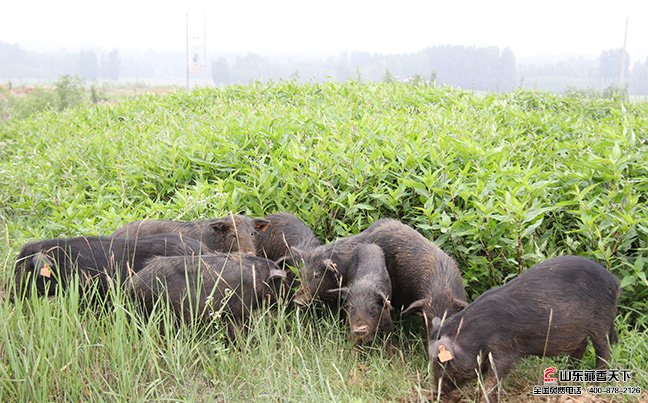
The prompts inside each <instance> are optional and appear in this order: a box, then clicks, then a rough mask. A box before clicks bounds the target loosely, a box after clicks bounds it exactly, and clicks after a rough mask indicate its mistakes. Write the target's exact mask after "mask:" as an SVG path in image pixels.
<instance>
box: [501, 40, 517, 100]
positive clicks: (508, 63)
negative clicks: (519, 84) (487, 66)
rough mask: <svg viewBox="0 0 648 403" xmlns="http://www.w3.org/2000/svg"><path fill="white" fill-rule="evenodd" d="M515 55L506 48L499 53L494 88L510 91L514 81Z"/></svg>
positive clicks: (513, 86)
mask: <svg viewBox="0 0 648 403" xmlns="http://www.w3.org/2000/svg"><path fill="white" fill-rule="evenodd" d="M516 73H517V72H516V68H515V56H514V55H513V51H512V50H511V49H509V48H506V49H504V50H503V51H502V53H501V55H500V67H499V69H498V71H497V73H496V74H497V84H496V87H497V88H496V89H497V90H499V91H512V90H513V89H515V81H516Z"/></svg>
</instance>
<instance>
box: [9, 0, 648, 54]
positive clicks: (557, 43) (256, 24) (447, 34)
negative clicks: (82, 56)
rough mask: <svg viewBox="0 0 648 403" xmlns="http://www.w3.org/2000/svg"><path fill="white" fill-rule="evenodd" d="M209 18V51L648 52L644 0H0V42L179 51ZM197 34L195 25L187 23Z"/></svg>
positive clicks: (647, 4)
mask: <svg viewBox="0 0 648 403" xmlns="http://www.w3.org/2000/svg"><path fill="white" fill-rule="evenodd" d="M187 12H189V13H190V16H191V20H192V21H193V20H194V19H195V20H196V21H198V23H197V24H192V27H193V28H194V29H197V31H202V19H203V15H204V17H205V20H206V32H207V35H206V43H207V49H208V52H210V53H211V52H236V53H247V52H258V53H307V54H309V55H316V54H319V53H326V54H330V53H338V52H343V51H352V50H361V51H369V52H381V53H400V52H416V51H419V50H421V49H423V48H425V47H428V46H434V45H443V44H458V45H477V46H498V47H500V48H504V47H510V48H511V49H512V50H513V52H514V53H515V55H516V57H517V58H518V59H521V58H529V57H535V56H542V55H562V54H580V55H588V56H591V55H594V56H596V55H598V54H600V53H601V51H602V50H605V49H610V48H615V47H621V46H623V34H624V27H625V21H626V17H630V23H629V30H628V45H627V49H628V51H629V52H630V55H631V57H632V60H633V61H635V62H636V61H644V60H645V59H646V57H647V56H648V0H609V1H599V0H591V1H584V0H573V1H572V0H560V1H557V0H541V1H536V0H532V1H524V0H518V1H506V0H493V1H489V0H481V1H473V0H470V1H469V0H459V1H451V0H442V1H437V0H435V1H430V0H428V1H421V0H411V1H410V0H400V1H380V0H374V1H365V0H362V1H354V0H326V1H315V0H311V1H308V0H303V1H297V0H279V1H271V0H270V1H268V0H265V1H264V0H242V1H241V0H229V1H195V0H194V1H169V0H128V1H126V0H110V1H104V2H97V1H91V0H84V1H79V0H58V1H34V0H2V5H1V6H0V41H2V42H9V43H19V44H21V45H22V46H23V47H24V48H26V49H30V50H45V49H53V50H59V49H68V50H77V49H90V48H98V49H103V50H109V49H112V48H133V49H156V50H178V51H184V49H185V44H186V38H185V32H186V27H185V20H186V17H185V16H186V13H187ZM192 30H193V29H192Z"/></svg>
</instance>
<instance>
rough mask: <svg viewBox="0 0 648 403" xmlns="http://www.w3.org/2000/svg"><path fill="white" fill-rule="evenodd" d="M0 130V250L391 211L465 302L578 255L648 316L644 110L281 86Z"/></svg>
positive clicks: (386, 87)
mask: <svg viewBox="0 0 648 403" xmlns="http://www.w3.org/2000/svg"><path fill="white" fill-rule="evenodd" d="M0 135H1V140H0V189H1V190H0V219H2V220H3V221H4V222H5V223H6V225H7V231H6V233H7V236H8V237H9V243H8V245H9V246H10V247H9V249H11V250H8V251H4V252H3V255H8V254H9V253H11V254H14V253H15V252H16V250H17V249H18V248H19V246H20V244H21V243H22V242H24V241H26V240H28V239H34V238H44V237H58V236H73V235H77V234H102V233H110V232H112V231H113V230H114V229H115V228H116V227H118V226H120V225H122V224H124V223H126V222H128V221H131V220H135V219H141V218H145V217H148V218H166V219H184V220H190V219H199V218H205V217H213V216H222V215H225V214H227V213H228V212H230V211H234V212H243V213H246V214H250V215H256V216H263V215H265V214H268V213H271V212H275V211H289V212H293V213H294V214H296V215H297V216H299V217H300V218H302V219H303V220H305V221H306V222H307V223H309V224H310V225H312V226H313V228H314V229H315V231H316V233H317V234H318V235H319V236H320V237H321V238H322V239H326V240H331V239H334V238H335V237H341V236H347V235H350V234H353V233H357V232H359V231H361V230H363V229H364V228H366V227H367V226H368V225H369V224H370V223H371V222H373V221H374V220H376V219H378V218H380V217H391V218H397V219H400V220H402V221H404V222H406V223H407V224H410V225H412V226H413V227H415V228H416V229H418V230H419V231H420V232H421V233H423V234H424V235H425V236H426V237H428V238H429V239H431V240H433V241H434V242H436V243H437V244H438V245H439V246H440V247H441V248H443V249H444V250H446V251H447V252H448V253H449V254H450V255H452V256H453V257H454V258H455V259H456V260H457V262H458V263H459V266H460V268H461V270H462V273H463V276H464V279H465V282H466V286H467V290H468V292H469V294H470V297H471V298H475V297H476V296H477V295H478V294H480V293H481V292H483V291H484V290H486V289H488V288H490V287H492V286H495V285H499V284H501V283H503V282H504V281H506V280H507V279H508V278H510V277H512V276H514V275H517V274H518V273H520V272H521V271H523V270H525V269H526V268H528V267H530V266H531V265H533V264H534V263H537V262H539V261H541V260H543V259H545V258H547V257H550V256H554V255H560V254H582V255H586V256H590V257H592V258H596V259H597V260H599V261H600V262H601V263H603V264H604V265H605V266H606V267H607V268H608V269H610V270H611V271H612V272H613V273H615V274H616V275H617V276H618V277H619V278H620V279H621V280H622V286H623V294H622V305H623V308H622V309H624V310H626V311H627V312H634V313H635V314H636V313H640V312H645V311H646V309H647V308H648V303H647V302H646V301H648V282H647V281H646V275H645V269H644V262H645V260H646V255H647V252H646V248H647V243H648V241H647V240H648V211H647V209H646V202H647V200H646V199H647V195H648V172H647V170H648V145H647V144H646V142H647V141H648V104H628V103H626V104H623V103H621V102H620V101H614V100H588V99H582V98H580V99H579V98H565V97H557V96H552V95H548V94H542V93H534V92H525V91H518V92H514V93H510V94H497V95H475V94H472V93H469V92H464V91H459V90H454V89H450V88H438V87H430V86H413V85H407V84H398V83H383V84H361V83H357V82H350V83H345V84H334V83H328V84H307V85H297V84H295V83H290V82H285V83H276V84H257V85H250V86H233V87H228V88H225V89H202V90H196V91H193V92H190V93H185V92H180V93H177V94H172V95H167V96H149V97H140V98H135V99H132V100H127V101H124V102H122V103H120V104H118V105H114V106H91V107H84V108H79V109H71V110H66V111H64V112H61V113H54V112H52V113H43V114H38V115H35V116H33V117H31V118H29V119H27V120H21V121H18V120H10V121H8V122H7V123H6V124H5V125H3V126H0ZM635 314H633V316H635ZM637 318H641V316H640V315H636V316H635V319H637Z"/></svg>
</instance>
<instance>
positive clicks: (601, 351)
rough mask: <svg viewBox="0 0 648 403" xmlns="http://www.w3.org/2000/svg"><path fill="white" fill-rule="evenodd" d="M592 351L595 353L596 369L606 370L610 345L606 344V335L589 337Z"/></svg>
mask: <svg viewBox="0 0 648 403" xmlns="http://www.w3.org/2000/svg"><path fill="white" fill-rule="evenodd" d="M590 338H591V339H592V344H594V351H595V352H596V368H598V369H603V368H607V365H608V364H607V363H608V361H610V345H609V344H608V339H607V334H603V335H591V336H590Z"/></svg>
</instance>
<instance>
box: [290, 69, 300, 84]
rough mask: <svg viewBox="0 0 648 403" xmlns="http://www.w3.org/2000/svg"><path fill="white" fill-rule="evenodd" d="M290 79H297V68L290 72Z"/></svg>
mask: <svg viewBox="0 0 648 403" xmlns="http://www.w3.org/2000/svg"><path fill="white" fill-rule="evenodd" d="M290 80H291V81H295V82H297V81H299V70H295V71H293V72H292V74H290Z"/></svg>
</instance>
